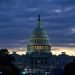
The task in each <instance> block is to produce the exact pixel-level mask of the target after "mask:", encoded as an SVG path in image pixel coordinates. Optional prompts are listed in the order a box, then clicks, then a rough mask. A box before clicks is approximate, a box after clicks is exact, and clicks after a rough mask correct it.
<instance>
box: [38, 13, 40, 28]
mask: <svg viewBox="0 0 75 75" xmlns="http://www.w3.org/2000/svg"><path fill="white" fill-rule="evenodd" d="M38 27H40V14H39V15H38Z"/></svg>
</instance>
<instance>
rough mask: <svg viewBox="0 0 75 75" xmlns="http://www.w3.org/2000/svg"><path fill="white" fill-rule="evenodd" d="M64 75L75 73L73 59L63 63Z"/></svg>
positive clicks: (73, 74) (74, 74)
mask: <svg viewBox="0 0 75 75" xmlns="http://www.w3.org/2000/svg"><path fill="white" fill-rule="evenodd" d="M64 75H75V61H73V62H71V63H69V64H67V65H65V67H64Z"/></svg>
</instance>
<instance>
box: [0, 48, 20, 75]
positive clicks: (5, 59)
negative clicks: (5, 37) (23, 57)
mask: <svg viewBox="0 0 75 75" xmlns="http://www.w3.org/2000/svg"><path fill="white" fill-rule="evenodd" d="M14 61H15V60H14V58H13V57H12V56H11V55H10V54H9V52H8V50H7V49H1V50H0V73H2V74H1V75H19V73H20V71H19V69H18V68H17V67H16V66H15V65H14V64H13V62H14Z"/></svg>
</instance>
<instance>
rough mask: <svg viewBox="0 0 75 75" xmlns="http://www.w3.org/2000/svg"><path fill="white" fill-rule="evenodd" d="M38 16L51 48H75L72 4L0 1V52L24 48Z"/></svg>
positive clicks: (62, 0)
mask: <svg viewBox="0 0 75 75" xmlns="http://www.w3.org/2000/svg"><path fill="white" fill-rule="evenodd" d="M38 14H40V15H41V24H42V26H43V28H45V30H46V31H47V32H48V36H49V38H50V44H51V45H52V46H56V47H74V46H75V1H74V0H0V48H18V47H26V45H27V43H28V39H29V37H30V34H31V32H32V30H33V29H34V28H35V27H36V24H37V16H38Z"/></svg>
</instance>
